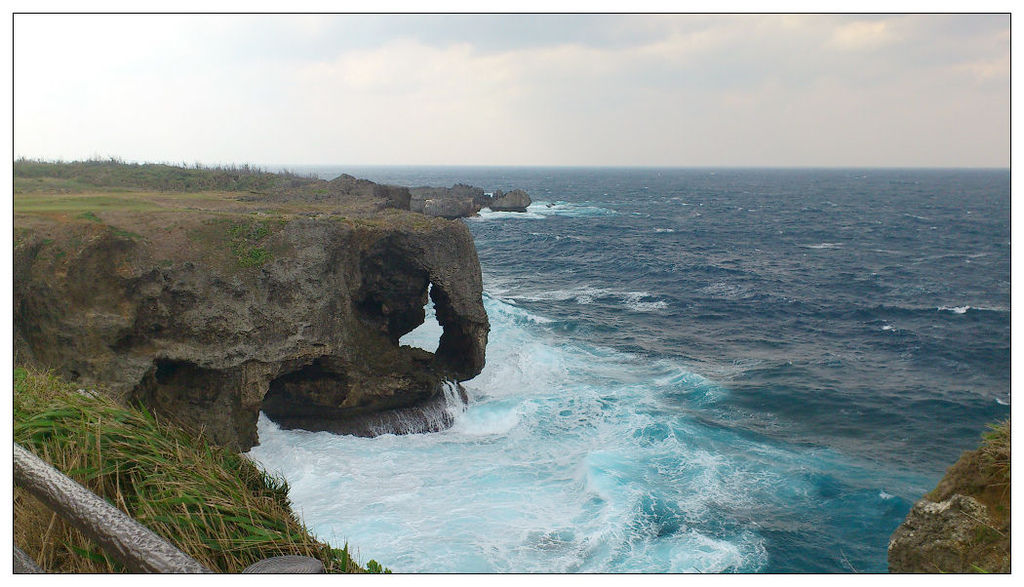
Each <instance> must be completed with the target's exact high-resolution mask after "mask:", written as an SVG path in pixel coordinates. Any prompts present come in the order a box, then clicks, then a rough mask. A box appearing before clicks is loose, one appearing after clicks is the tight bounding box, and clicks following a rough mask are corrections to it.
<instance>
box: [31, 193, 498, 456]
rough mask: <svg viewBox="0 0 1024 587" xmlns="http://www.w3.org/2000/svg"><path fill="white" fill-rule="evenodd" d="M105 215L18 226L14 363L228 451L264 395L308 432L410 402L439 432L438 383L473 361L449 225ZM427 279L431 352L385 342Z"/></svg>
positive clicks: (468, 249) (456, 241)
mask: <svg viewBox="0 0 1024 587" xmlns="http://www.w3.org/2000/svg"><path fill="white" fill-rule="evenodd" d="M389 197H390V196H389ZM132 218H135V217H132ZM129 221H131V222H134V224H126V223H128V222H129ZM118 222H119V223H120V226H119V227H118V228H115V227H114V226H110V225H106V224H101V223H95V222H89V221H72V222H67V221H50V220H48V219H38V218H37V219H34V220H32V221H31V222H29V221H25V220H20V221H19V224H18V229H17V233H18V237H17V239H16V243H15V251H14V253H15V263H14V269H15V275H14V293H15V295H14V298H15V299H14V327H15V353H16V360H18V361H19V362H27V363H32V364H36V365H39V366H43V367H52V368H55V369H56V370H57V371H58V372H59V373H61V374H62V375H64V376H65V377H68V378H71V379H73V380H77V381H79V382H81V384H82V385H83V386H91V385H98V386H102V387H104V388H107V389H109V390H110V391H111V392H112V393H113V394H115V395H116V396H117V397H118V398H119V399H121V400H124V401H132V400H135V401H140V402H142V403H144V404H146V405H147V406H149V407H150V408H152V409H153V410H155V411H156V412H158V413H161V414H163V415H165V416H170V417H172V418H174V419H175V420H178V421H179V422H181V423H182V424H185V425H186V426H189V427H192V428H194V429H203V430H204V431H205V433H206V434H208V435H209V436H210V437H211V438H212V439H213V440H214V441H216V442H218V443H220V444H224V445H228V446H231V447H234V448H237V449H240V450H246V449H248V448H249V447H251V446H252V445H253V444H254V443H256V442H257V438H256V420H257V415H258V413H259V411H260V409H261V408H263V407H264V406H266V410H267V413H268V414H269V415H271V416H272V417H273V418H274V419H276V420H278V421H279V422H282V423H283V424H284V425H287V426H297V427H303V428H307V429H314V430H317V429H327V430H335V431H341V432H351V433H373V431H374V430H373V426H371V425H369V424H367V423H368V422H370V423H372V422H380V421H382V418H384V419H385V420H386V419H387V417H388V416H386V414H387V413H388V412H387V411H388V410H399V411H398V412H394V414H397V415H398V416H401V417H400V418H399V420H401V421H403V422H406V423H408V422H410V421H411V420H412V419H415V418H413V417H412V416H410V414H412V413H414V412H415V410H416V409H419V408H423V409H426V410H427V412H428V416H427V417H426V420H427V422H426V424H425V425H426V426H427V428H428V429H429V428H430V426H435V427H436V426H437V425H438V424H437V418H436V417H434V416H431V415H430V414H429V412H430V410H432V409H434V408H436V405H437V402H438V401H440V400H441V399H443V393H444V389H445V388H444V382H445V381H449V380H451V381H463V380H466V379H469V378H471V377H473V376H475V375H476V374H478V373H479V372H480V370H481V369H482V368H483V365H484V351H485V347H486V343H487V333H488V330H489V325H488V321H487V315H486V313H485V311H484V308H483V305H482V299H481V295H482V285H481V277H480V265H479V262H478V260H477V256H476V249H475V247H474V244H473V240H472V236H471V235H470V233H469V231H468V229H467V228H466V227H465V226H464V225H463V224H462V223H461V222H452V221H447V220H441V219H424V218H423V217H422V216H420V215H416V214H412V213H410V212H401V211H398V210H392V211H389V212H388V213H387V214H384V215H383V216H381V217H378V218H372V219H370V220H366V221H352V220H351V219H349V220H346V219H344V218H340V217H338V218H333V217H332V218H321V219H312V218H303V217H301V216H294V217H290V218H287V219H276V220H260V217H259V216H258V215H255V216H254V215H253V214H234V215H225V214H223V213H222V214H204V213H199V212H197V213H195V214H190V215H187V216H183V215H182V214H181V213H175V215H174V216H170V215H168V216H167V217H166V218H164V219H161V218H155V217H154V215H152V214H150V215H148V216H139V217H138V218H135V220H132V219H131V218H128V217H125V218H122V219H120V220H118ZM428 291H429V292H430V293H429V295H430V297H432V299H433V301H434V304H435V307H436V314H437V318H438V321H439V322H440V323H441V326H442V327H443V330H444V334H443V335H442V337H441V340H440V343H439V347H438V349H437V352H436V353H435V354H431V353H428V352H426V351H423V350H420V349H414V348H410V347H400V346H399V345H398V339H399V337H401V336H402V335H404V334H406V333H407V332H409V331H411V330H412V329H413V328H415V327H416V326H418V325H419V324H421V323H422V322H423V320H424V315H425V314H424V304H425V303H426V302H427V297H428ZM435 411H436V410H435ZM382 414H385V415H384V416H382ZM398 416H396V417H398ZM402 418H404V419H402ZM442 424H443V423H442Z"/></svg>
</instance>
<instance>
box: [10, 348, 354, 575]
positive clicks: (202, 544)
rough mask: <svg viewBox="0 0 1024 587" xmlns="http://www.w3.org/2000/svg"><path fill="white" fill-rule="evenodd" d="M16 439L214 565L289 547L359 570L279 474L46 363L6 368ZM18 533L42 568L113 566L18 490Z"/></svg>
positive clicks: (230, 567)
mask: <svg viewBox="0 0 1024 587" xmlns="http://www.w3.org/2000/svg"><path fill="white" fill-rule="evenodd" d="M14 379H15V393H14V439H15V442H18V443H19V444H21V445H22V446H24V447H25V448H27V449H28V450H30V451H32V452H33V453H35V454H36V455H38V456H39V457H40V458H42V459H43V460H45V461H47V462H49V463H50V464H51V465H53V466H54V467H56V468H57V469H58V470H60V471H61V472H63V473H64V474H65V475H68V476H69V477H71V478H72V479H74V480H75V481H77V482H79V483H81V484H82V485H84V486H85V487H86V488H88V489H89V490H91V491H92V492H94V493H96V494H97V495H100V496H101V497H104V498H105V499H106V500H107V501H108V502H110V503H111V504H113V505H114V506H115V507H117V508H119V509H121V510H122V511H124V512H126V513H127V514H128V515H130V516H132V517H133V518H135V519H136V520H138V521H139V522H141V523H142V524H143V525H145V526H147V527H149V528H150V529H151V530H153V531H154V532H155V533H156V534H158V535H160V536H163V537H164V538H166V539H167V540H169V541H170V542H171V543H173V544H175V545H176V546H177V547H178V548H179V549H181V550H182V551H183V552H185V553H186V554H188V555H189V556H191V557H193V558H194V559H196V560H197V561H199V562H200V563H202V564H204V565H206V566H207V567H208V568H210V569H211V570H214V571H217V572H226V573H236V572H240V571H242V570H243V569H244V568H245V567H247V566H249V565H251V564H252V563H255V562H257V561H259V560H262V559H265V558H268V557H271V556H276V555H284V554H298V555H305V556H311V557H314V558H317V559H319V560H321V561H323V563H324V566H325V567H326V569H327V571H328V572H366V571H365V570H364V569H362V568H360V567H359V566H358V565H357V564H355V563H354V562H353V561H352V560H351V558H350V557H349V554H348V545H347V544H346V545H345V547H344V548H343V549H335V548H332V547H331V546H330V545H328V544H325V543H323V542H320V541H319V540H317V539H316V538H315V537H313V536H312V535H311V534H310V532H309V531H308V529H307V528H306V527H305V526H304V525H303V524H302V523H301V522H300V521H299V520H298V519H297V518H296V517H295V515H294V514H293V512H292V511H291V508H290V504H289V501H288V486H287V483H286V482H285V481H284V480H283V479H279V478H277V477H274V476H272V475H269V474H267V473H266V472H265V471H263V470H262V469H261V468H260V467H258V466H257V465H256V464H254V463H253V462H251V461H249V460H248V459H247V458H245V457H244V456H241V455H238V454H235V453H232V452H231V451H228V450H225V449H222V448H219V447H216V446H213V445H211V444H209V443H208V442H206V440H205V439H203V438H195V437H193V436H192V435H190V434H188V433H186V432H185V431H183V430H182V429H180V428H178V427H176V426H173V425H171V424H169V423H167V422H163V421H160V420H158V419H157V418H155V417H154V416H153V414H151V413H150V412H148V411H146V410H145V409H144V408H126V407H123V406H121V405H119V404H117V403H116V402H114V401H113V400H111V399H109V398H107V397H106V396H105V395H102V394H98V393H90V392H84V391H79V390H76V388H75V386H74V385H71V384H69V383H67V382H65V381H62V380H61V379H60V378H58V377H56V376H54V375H53V374H52V373H40V372H35V371H31V370H26V369H23V368H18V369H16V370H15V376H14ZM14 511H15V544H17V545H18V546H19V547H21V548H22V550H24V551H25V552H26V553H27V554H28V555H29V556H31V557H32V558H33V559H35V561H36V562H37V563H38V564H39V565H40V566H41V567H42V568H43V569H44V570H47V571H50V572H73V573H81V572H102V573H107V572H119V571H122V570H123V569H121V568H120V567H119V565H118V564H116V563H115V562H113V561H111V560H110V559H109V558H108V557H107V556H106V555H105V554H104V553H103V552H102V550H100V549H99V548H98V547H97V546H96V545H95V544H93V543H92V542H91V541H89V540H88V539H87V538H85V537H84V536H83V535H82V534H81V533H79V532H78V531H77V530H75V529H73V528H71V527H70V526H69V525H67V524H65V523H64V522H63V521H61V520H60V518H59V516H57V515H56V514H54V513H52V512H50V511H49V510H48V509H47V508H46V507H45V506H44V505H43V504H41V503H40V502H38V501H37V500H35V499H34V498H32V497H31V496H30V495H28V494H27V493H26V492H23V491H21V490H20V489H19V490H16V492H15V510H14Z"/></svg>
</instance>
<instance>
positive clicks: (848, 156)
mask: <svg viewBox="0 0 1024 587" xmlns="http://www.w3.org/2000/svg"><path fill="white" fill-rule="evenodd" d="M13 50H14V60H13V64H14V72H13V73H14V76H13V80H14V92H13V96H14V129H13V130H14V155H15V157H29V158H43V159H64V160H74V159H85V158H91V157H110V156H114V157H120V158H122V159H125V160H128V161H153V162H173V163H182V162H186V163H193V162H203V163H207V164H216V163H253V164H260V165H278V164H279V165H289V164H291V165H345V164H351V165H557V166H561V165H587V166H591V165H593V166H681V167H690V166H697V167H705V166H725V167H732V166H757V167H763V166H785V167H793V166H797V167H803V166H810V167H821V166H823V167H837V166H838V167H845V166H851V167H876V166H883V167H887V166H896V167H1008V166H1009V164H1010V17H1009V16H1008V15H1007V14H993V15H970V14H967V15H965V14H935V15H926V14H910V15H907V14H889V15H869V14H828V15H816V14H771V15H755V14H719V15H708V14H679V15H664V14H662V15H647V14H630V15H622V14H603V15H599V14H547V15H539V14H530V15H524V14H504V15H494V14H433V15H431V14H419V15H412V14H397V15H394V14H393V15H382V14H348V15H317V14H314V15H281V14H274V15H237V14H234V15H228V14H222V15H210V14H207V15H195V14H192V15H185V14H159V15H158V14H150V15H139V14H135V15H130V14H105V15H104V14H77V15H72V14H16V15H15V16H14V44H13Z"/></svg>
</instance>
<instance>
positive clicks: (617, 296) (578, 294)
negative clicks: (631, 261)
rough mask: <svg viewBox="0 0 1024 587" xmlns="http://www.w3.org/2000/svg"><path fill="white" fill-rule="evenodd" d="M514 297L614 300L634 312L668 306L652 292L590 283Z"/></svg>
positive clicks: (580, 300)
mask: <svg viewBox="0 0 1024 587" xmlns="http://www.w3.org/2000/svg"><path fill="white" fill-rule="evenodd" d="M512 297H513V298H514V299H518V300H523V301H530V302H538V301H559V302H561V301H568V300H571V301H574V302H576V303H577V304H581V305H587V304H592V303H594V301H595V300H601V301H602V302H605V303H607V302H612V303H615V304H618V305H621V306H623V307H625V308H628V309H630V310H632V311H634V312H656V311H658V310H663V309H665V308H667V307H668V302H667V301H665V300H658V299H654V296H652V295H651V293H650V292H646V291H617V290H613V289H608V288H603V287H592V286H589V285H585V286H581V287H574V288H569V289H557V290H550V291H539V292H538V291H533V292H523V293H517V294H514V295H513V296H512Z"/></svg>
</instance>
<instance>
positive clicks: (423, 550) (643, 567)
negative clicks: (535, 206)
mask: <svg viewBox="0 0 1024 587" xmlns="http://www.w3.org/2000/svg"><path fill="white" fill-rule="evenodd" d="M638 293H639V292H638ZM485 307H486V309H487V312H488V315H489V316H490V319H491V326H492V330H491V335H490V344H489V345H488V354H487V355H488V356H487V366H486V367H485V369H484V371H483V372H482V373H481V374H480V375H479V376H478V377H476V378H475V379H473V380H470V381H468V382H465V383H464V386H465V388H466V390H467V392H468V394H469V397H470V403H469V406H468V408H467V409H466V410H465V412H462V413H459V414H456V416H457V417H456V418H455V422H454V425H453V426H452V427H451V428H450V429H448V430H446V431H444V432H439V433H434V434H417V435H411V436H394V435H390V434H389V435H384V436H379V437H376V438H357V437H351V436H335V435H331V434H328V433H310V432H303V431H298V430H287V431H286V430H281V429H280V428H278V427H277V426H276V425H274V424H273V423H272V422H270V421H269V420H267V419H266V418H263V417H261V418H260V422H259V435H260V445H259V446H257V447H255V448H253V450H252V451H251V453H250V455H251V456H252V457H253V458H255V459H256V460H258V461H259V462H261V463H263V464H264V465H266V466H268V467H269V468H270V469H271V470H274V471H278V472H280V473H282V474H284V476H285V477H286V478H287V479H288V481H289V484H290V487H291V489H290V494H289V497H290V498H291V500H292V502H293V504H294V505H295V508H296V511H298V512H299V514H300V515H301V516H302V518H303V520H304V521H305V522H306V523H307V524H308V525H309V526H310V529H311V530H312V531H313V532H314V533H315V534H317V535H318V536H319V537H321V538H323V539H325V540H328V541H329V542H331V543H332V544H335V545H339V546H340V545H343V544H344V543H345V542H348V543H349V545H350V548H356V547H358V548H359V549H360V552H361V553H362V554H363V557H364V558H369V557H372V558H375V559H377V560H379V561H381V562H382V563H383V564H385V565H386V566H388V567H390V568H391V569H392V570H394V571H396V572H446V571H461V572H575V571H583V572H609V571H618V572H622V571H636V572H673V571H674V572H683V571H701V572H721V571H728V570H745V571H756V570H758V569H761V568H763V566H764V565H765V564H767V558H766V556H765V545H764V539H763V538H761V537H760V536H758V535H757V534H756V533H755V532H752V531H744V532H740V533H738V534H725V535H723V534H722V533H720V532H718V531H715V530H713V529H707V528H704V525H703V524H704V522H703V521H705V520H708V521H709V520H712V519H713V518H714V517H715V516H717V515H718V511H717V510H718V508H717V506H716V504H718V503H730V504H732V505H733V506H735V507H740V508H741V509H742V508H748V509H750V510H751V511H753V510H754V509H756V507H757V504H756V503H753V502H750V497H749V496H750V494H751V484H752V483H753V484H755V486H759V487H764V488H766V490H767V488H768V487H771V485H770V484H771V483H775V484H777V483H778V481H777V480H774V479H768V478H760V477H759V476H760V475H762V474H761V473H758V472H756V471H748V470H747V465H744V464H742V463H740V462H736V461H732V460H731V459H730V458H728V457H727V456H725V455H722V454H717V452H718V451H717V450H715V449H714V448H713V446H714V445H716V444H717V443H719V442H721V440H720V439H716V435H720V434H721V432H715V433H713V434H711V435H708V433H707V431H704V430H700V429H699V426H697V425H695V424H694V423H692V422H689V421H687V420H685V419H680V418H681V417H682V416H681V415H680V414H682V413H683V412H679V411H678V410H675V409H672V410H671V411H669V412H664V410H665V409H666V408H665V406H666V405H668V406H675V405H686V404H691V403H692V405H694V406H696V405H700V404H701V403H703V402H704V401H706V398H707V396H708V395H709V394H711V393H712V391H711V390H712V389H713V388H714V387H715V384H714V383H713V382H710V381H708V380H706V379H704V378H702V377H700V376H699V375H696V374H693V373H690V372H688V371H687V370H686V369H685V368H684V367H683V366H681V365H678V364H676V363H675V362H673V361H670V360H659V361H656V362H654V363H652V362H650V361H647V360H645V359H644V358H643V357H639V356H635V355H631V354H627V353H621V352H618V351H614V350H610V349H602V348H597V347H590V346H584V345H581V344H572V345H568V344H556V343H553V342H552V341H551V340H550V339H549V337H548V336H546V335H545V334H544V331H543V329H544V324H543V321H537V320H533V319H531V315H530V314H529V313H528V312H525V311H524V310H522V309H521V308H516V307H513V306H509V305H507V304H504V303H502V302H500V301H499V300H497V299H494V298H493V297H490V296H487V297H485ZM665 402H668V404H666V403H665ZM773 460H778V458H775V457H773ZM759 478H760V479H761V480H760V481H758V479H759ZM766 483H768V484H769V485H765V484H766ZM758 484H760V485H758ZM744 504H746V505H744ZM712 527H713V526H712Z"/></svg>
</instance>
